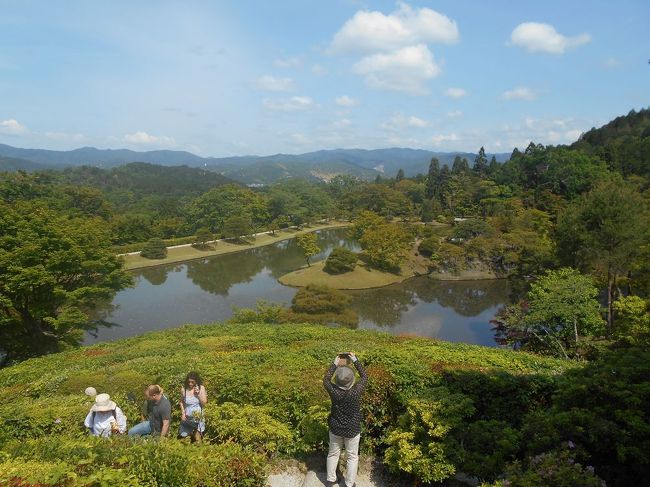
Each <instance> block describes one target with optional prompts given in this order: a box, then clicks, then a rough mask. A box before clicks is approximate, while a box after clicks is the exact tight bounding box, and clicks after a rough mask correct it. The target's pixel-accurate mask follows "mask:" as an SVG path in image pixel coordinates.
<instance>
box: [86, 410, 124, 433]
mask: <svg viewBox="0 0 650 487" xmlns="http://www.w3.org/2000/svg"><path fill="white" fill-rule="evenodd" d="M96 414H97V411H93V414H92V416H91V417H90V428H88V429H89V430H90V432H91V433H92V434H95V415H96ZM111 414H112V415H113V419H114V420H115V422H116V423H117V413H116V412H115V409H111Z"/></svg>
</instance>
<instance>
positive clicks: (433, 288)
mask: <svg viewBox="0 0 650 487" xmlns="http://www.w3.org/2000/svg"><path fill="white" fill-rule="evenodd" d="M350 294H351V295H352V297H353V301H352V305H351V308H352V309H354V310H355V311H356V312H357V313H358V314H359V316H360V317H361V319H362V320H368V321H373V322H375V323H376V324H377V325H379V326H393V325H396V324H397V323H399V322H400V320H401V317H402V314H403V313H404V312H406V311H407V310H408V308H409V306H414V305H416V304H417V302H418V300H419V301H423V302H425V303H433V302H438V304H439V305H440V306H442V307H445V308H451V309H453V310H454V311H455V312H456V313H458V314H459V315H461V316H470V317H471V316H477V315H479V314H481V313H482V312H483V311H485V310H487V309H490V308H492V307H494V306H497V305H500V304H503V303H504V302H506V301H507V296H508V283H507V281H505V280H486V281H436V280H433V279H429V278H428V277H418V278H415V279H409V280H408V281H406V282H404V283H401V284H395V285H392V286H387V287H383V288H379V289H369V290H365V291H351V292H350Z"/></svg>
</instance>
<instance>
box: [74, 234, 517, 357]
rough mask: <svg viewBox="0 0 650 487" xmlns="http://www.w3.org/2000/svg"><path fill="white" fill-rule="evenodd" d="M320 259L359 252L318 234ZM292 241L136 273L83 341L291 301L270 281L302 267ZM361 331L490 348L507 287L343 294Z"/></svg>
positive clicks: (286, 290) (338, 238)
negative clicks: (344, 250) (339, 249)
mask: <svg viewBox="0 0 650 487" xmlns="http://www.w3.org/2000/svg"><path fill="white" fill-rule="evenodd" d="M317 235H318V238H319V245H320V247H321V248H323V251H322V252H321V253H320V254H319V255H317V256H315V257H314V258H312V261H318V260H322V259H324V258H326V257H327V255H329V253H330V252H331V251H332V249H333V248H334V247H335V246H345V247H348V248H350V249H352V250H359V248H358V246H357V245H356V243H355V242H352V241H350V240H348V239H347V238H346V230H345V229H334V230H322V231H320V232H318V233H317ZM304 264H305V259H304V257H303V254H302V252H301V250H300V249H299V248H298V247H297V245H296V242H295V240H285V241H283V242H279V243H277V244H274V245H269V246H266V247H260V248H257V249H248V250H244V251H242V252H238V253H236V254H227V255H222V256H216V257H211V258H206V259H203V260H195V261H191V262H185V263H182V264H171V265H166V266H157V267H151V268H147V269H142V270H139V271H135V272H134V276H135V286H134V287H132V288H129V289H125V290H124V291H121V292H119V293H118V294H117V295H116V296H115V298H114V299H113V301H112V303H111V304H110V305H107V306H105V307H104V308H102V309H99V310H97V312H96V314H95V316H94V318H95V319H97V320H100V321H101V322H102V323H103V325H104V326H98V327H97V329H96V330H94V331H93V332H92V333H90V332H89V333H87V335H86V337H85V340H84V343H85V344H91V343H97V342H104V341H111V340H115V339H118V338H124V337H129V336H134V335H139V334H141V333H144V332H147V331H152V330H162V329H165V328H173V327H177V326H180V325H183V324H186V323H212V322H216V321H224V320H227V319H228V318H230V317H231V316H232V311H233V307H238V308H254V307H255V304H256V302H257V301H258V300H260V299H264V300H266V301H269V302H276V303H283V304H290V303H291V299H292V298H293V296H294V294H295V293H296V289H294V288H291V287H286V286H283V285H282V284H280V283H279V282H278V281H277V278H278V277H280V276H281V275H283V274H286V273H287V272H291V271H293V270H296V269H298V268H300V267H301V266H303V265H304ZM347 292H348V293H349V294H350V295H351V296H352V297H353V301H352V305H351V306H352V308H353V309H354V310H355V311H357V313H358V314H359V318H360V320H359V325H358V328H360V329H376V330H382V331H386V332H390V333H395V334H413V335H419V336H425V337H430V338H440V339H442V340H448V341H452V342H465V343H476V344H480V345H488V346H495V345H496V344H495V342H494V338H493V336H494V335H493V333H492V331H491V325H490V323H489V321H490V320H491V319H492V317H493V316H494V313H495V312H496V310H497V309H498V308H499V307H500V306H502V305H503V304H507V303H508V302H509V301H508V284H507V281H504V280H496V281H434V280H432V279H429V278H428V277H425V276H423V277H418V278H414V279H409V280H408V281H406V282H404V283H401V284H394V285H391V286H387V287H384V288H379V289H369V290H362V291H347Z"/></svg>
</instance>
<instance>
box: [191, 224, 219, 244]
mask: <svg viewBox="0 0 650 487" xmlns="http://www.w3.org/2000/svg"><path fill="white" fill-rule="evenodd" d="M212 240H214V235H212V232H211V231H210V229H208V228H206V227H203V228H199V229H198V230H197V231H196V235H195V237H194V245H195V246H197V247H205V246H206V245H207V244H208V242H210V241H212Z"/></svg>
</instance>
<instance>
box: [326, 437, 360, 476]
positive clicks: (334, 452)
mask: <svg viewBox="0 0 650 487" xmlns="http://www.w3.org/2000/svg"><path fill="white" fill-rule="evenodd" d="M360 438H361V434H358V435H357V436H355V437H354V438H343V437H342V436H336V435H335V434H333V433H332V432H331V431H330V449H329V452H328V453H327V481H328V482H336V467H337V466H338V464H339V457H340V456H341V448H343V447H345V456H346V458H347V466H346V469H345V485H346V486H347V487H352V486H353V485H354V483H355V482H356V480H357V470H358V469H359V439H360Z"/></svg>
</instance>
